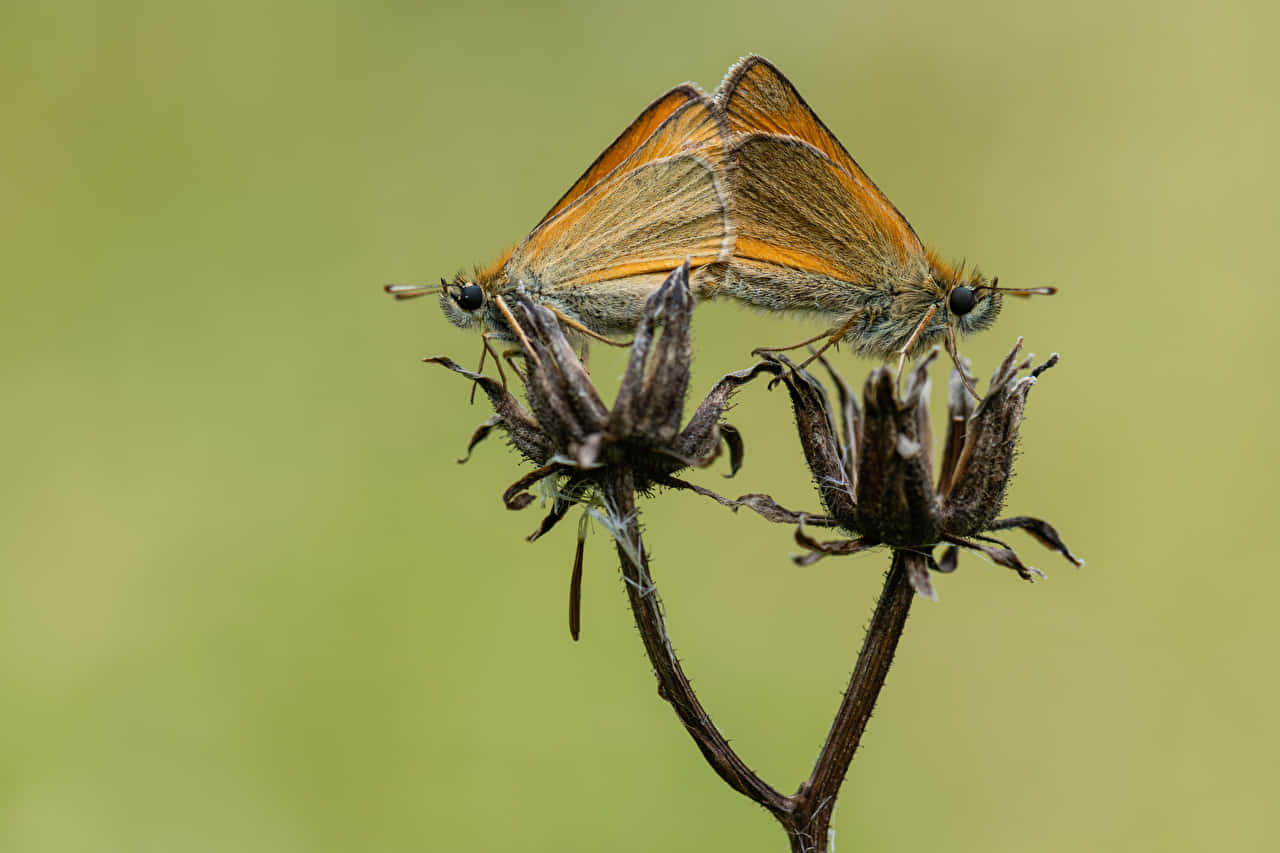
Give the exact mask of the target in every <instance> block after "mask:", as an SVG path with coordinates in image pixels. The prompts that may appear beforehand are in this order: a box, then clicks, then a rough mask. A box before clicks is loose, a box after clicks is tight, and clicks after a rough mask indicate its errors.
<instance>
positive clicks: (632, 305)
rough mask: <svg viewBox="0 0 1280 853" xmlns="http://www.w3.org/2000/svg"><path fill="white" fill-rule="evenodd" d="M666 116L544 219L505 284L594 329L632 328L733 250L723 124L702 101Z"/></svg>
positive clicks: (518, 255)
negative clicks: (677, 283) (659, 297)
mask: <svg viewBox="0 0 1280 853" xmlns="http://www.w3.org/2000/svg"><path fill="white" fill-rule="evenodd" d="M689 91H692V92H695V94H697V97H696V98H694V99H693V100H690V101H688V102H686V103H685V104H683V105H682V106H680V107H679V108H677V109H676V110H675V111H673V112H672V113H671V114H670V115H668V116H667V118H666V119H665V120H664V121H663V122H662V124H661V125H660V126H659V127H658V128H657V129H656V130H654V131H653V132H652V133H651V134H649V136H648V137H647V138H646V139H644V140H643V142H642V143H641V144H639V145H637V146H635V147H634V150H632V151H631V152H630V153H629V154H628V155H627V156H626V157H625V158H623V159H622V160H621V162H619V163H618V164H617V165H616V166H614V167H613V169H612V170H611V171H610V172H609V174H607V175H605V176H604V177H602V178H601V179H600V180H598V181H597V182H596V183H595V184H594V185H592V186H590V187H588V188H586V189H585V190H583V191H582V192H581V193H579V194H578V196H577V197H576V198H574V199H573V200H572V201H571V202H570V203H569V204H568V205H565V206H564V207H562V208H561V209H560V210H559V211H558V212H556V213H555V215H553V216H550V217H548V218H547V219H545V220H544V221H543V222H542V223H541V224H540V225H539V226H538V227H537V228H535V229H534V231H533V233H532V234H530V235H529V237H528V238H527V239H526V240H525V241H524V243H522V244H520V246H519V247H517V249H516V250H515V252H514V253H513V254H512V256H511V259H510V261H509V263H508V265H507V269H506V278H507V280H508V281H509V282H510V286H516V285H519V284H523V285H524V286H525V287H526V289H527V290H529V291H531V292H534V293H536V294H538V296H539V298H541V299H543V300H544V301H546V302H548V303H550V304H552V305H553V306H555V307H557V308H558V309H560V310H562V311H564V312H566V313H567V314H569V315H570V316H572V317H574V318H575V319H577V320H579V321H580V322H582V323H584V324H585V325H587V326H588V327H589V328H591V329H593V330H595V331H599V332H609V331H614V330H619V329H629V328H630V326H631V325H632V324H634V321H635V318H636V317H638V316H639V312H640V310H641V309H642V308H643V305H644V299H645V297H646V296H647V295H648V294H649V293H650V292H651V291H652V290H653V289H654V288H656V287H657V286H658V285H660V284H661V283H662V280H663V279H664V278H665V277H666V275H667V274H668V273H670V272H671V270H673V269H675V268H676V267H678V266H679V265H680V264H681V263H683V262H684V260H685V258H686V257H687V258H689V259H690V263H691V265H692V266H693V267H694V269H695V272H694V274H693V276H692V278H693V280H694V282H695V286H702V282H704V281H705V279H706V278H707V272H706V270H705V267H706V266H707V265H709V264H713V263H717V262H723V261H727V260H728V259H729V256H730V254H731V253H732V250H733V233H734V232H733V226H732V224H731V221H730V216H729V209H728V202H727V189H726V187H725V185H724V174H723V171H724V157H725V151H724V145H723V143H724V123H723V119H722V118H721V117H720V115H719V114H718V113H717V111H716V110H715V109H714V107H713V105H712V103H711V101H710V99H709V98H707V97H706V96H705V95H701V94H700V93H696V90H693V89H691V88H690V89H689Z"/></svg>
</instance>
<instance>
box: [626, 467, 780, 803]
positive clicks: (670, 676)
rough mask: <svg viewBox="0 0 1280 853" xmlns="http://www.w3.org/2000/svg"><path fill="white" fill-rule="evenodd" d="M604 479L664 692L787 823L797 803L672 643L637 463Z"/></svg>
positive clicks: (698, 738) (718, 761)
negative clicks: (723, 724) (724, 718)
mask: <svg viewBox="0 0 1280 853" xmlns="http://www.w3.org/2000/svg"><path fill="white" fill-rule="evenodd" d="M601 485H602V488H601V494H602V496H603V498H604V501H605V504H606V506H607V507H608V510H609V513H610V515H611V516H612V517H613V518H615V519H620V520H622V522H623V524H624V529H623V530H622V531H621V534H622V535H623V536H625V537H626V540H627V543H628V545H629V547H624V546H623V544H622V543H621V542H618V543H616V545H617V549H618V559H619V560H620V561H621V563H622V577H623V580H624V585H625V586H626V590H627V599H628V600H629V601H630V602H631V611H632V613H633V614H635V620H636V628H638V629H639V631H640V637H641V639H642V640H643V641H644V650H645V654H647V655H648V656H649V662H650V663H651V664H652V665H653V673H654V675H655V676H656V677H657V679H658V695H659V696H661V697H662V698H663V699H665V700H666V701H667V702H668V703H669V704H670V705H671V707H672V708H673V709H674V710H675V712H676V716H677V717H679V718H680V722H682V723H684V727H685V731H687V732H688V733H689V735H690V737H692V738H693V741H694V743H696V744H697V745H698V749H699V750H701V751H702V755H703V757H704V758H706V759H707V763H708V764H710V765H711V768H712V769H713V770H715V771H716V773H717V774H719V776H720V778H721V779H723V780H724V781H725V782H726V783H727V784H728V785H729V786H730V787H731V788H733V789H734V790H735V791H737V792H739V793H740V794H743V795H744V796H746V797H749V798H750V799H752V800H754V801H755V802H757V803H759V804H760V805H762V806H764V807H765V808H766V809H768V810H769V811H770V812H771V813H772V814H773V815H774V816H775V817H777V818H778V819H779V820H780V821H782V822H783V823H784V825H785V824H786V819H785V818H786V817H787V816H789V814H790V812H791V808H792V805H791V802H790V798H788V797H786V796H784V795H782V794H781V793H779V792H778V791H776V790H775V789H774V788H773V787H772V786H770V785H769V784H768V783H767V782H765V781H764V780H763V779H761V778H760V777H759V776H757V775H756V774H755V773H754V772H752V770H751V768H749V767H747V765H746V764H745V763H744V762H743V761H742V759H741V758H739V757H738V755H737V753H735V752H734V751H733V749H732V748H731V747H730V746H729V742H728V741H726V740H725V739H724V736H723V735H721V734H720V731H719V729H717V728H716V727H715V724H714V723H712V722H711V717H710V716H708V715H707V712H706V710H704V709H703V707H702V703H701V702H699V701H698V697H697V696H696V695H694V692H693V687H692V685H690V684H689V679H687V678H686V677H685V674H684V670H683V669H681V667H680V661H679V660H678V659H677V658H676V654H675V650H674V649H672V647H671V640H670V638H669V637H668V636H667V625H666V618H665V617H664V616H663V614H662V600H661V599H660V598H659V597H658V590H657V587H655V586H654V583H653V577H652V576H651V575H650V574H649V558H648V555H647V554H646V553H645V550H644V542H643V541H642V540H641V538H640V522H639V519H638V518H637V516H636V501H635V477H634V475H633V474H632V472H631V469H629V468H625V467H617V468H610V469H609V470H608V475H607V476H606V478H605V482H603V483H602V484H601ZM632 554H636V555H638V556H639V563H638V564H637V562H636V561H635V560H634V559H632V556H631V555H632Z"/></svg>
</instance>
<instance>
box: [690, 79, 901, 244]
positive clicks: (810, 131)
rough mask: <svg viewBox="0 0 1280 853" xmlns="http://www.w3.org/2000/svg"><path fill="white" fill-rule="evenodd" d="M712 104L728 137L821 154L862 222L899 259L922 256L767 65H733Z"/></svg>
mask: <svg viewBox="0 0 1280 853" xmlns="http://www.w3.org/2000/svg"><path fill="white" fill-rule="evenodd" d="M716 103H717V105H718V107H719V108H720V110H721V111H722V112H723V114H724V116H725V119H726V121H727V122H728V125H729V130H730V132H731V133H734V134H756V133H767V134H776V135H779V136H789V137H794V138H795V139H799V140H801V141H803V142H806V143H808V144H809V145H811V146H813V147H814V148H816V149H818V150H819V151H821V152H822V153H823V154H825V155H826V156H827V158H828V159H829V162H830V163H831V164H832V167H834V168H837V169H839V171H841V172H843V173H844V175H845V177H847V179H848V180H847V181H845V184H846V186H847V192H846V195H847V196H848V199H849V202H850V203H851V205H852V209H854V210H855V211H856V212H857V214H859V215H860V217H861V218H864V219H867V220H874V222H875V223H876V224H875V226H874V229H872V230H874V232H875V233H876V234H877V235H878V236H879V237H880V238H881V239H882V240H884V241H887V242H889V243H891V244H893V245H894V248H895V250H896V252H897V253H898V254H899V255H900V256H902V257H907V256H911V255H923V253H924V247H923V245H922V244H921V243H920V238H919V237H917V236H916V234H915V231H913V230H912V228H911V225H910V224H909V223H908V222H907V220H906V218H905V217H903V215H902V214H901V213H899V212H898V209H897V208H896V207H894V206H893V203H892V202H890V201H889V199H887V198H886V197H885V195H884V193H882V192H880V189H879V188H878V187H877V186H876V185H875V184H874V183H873V182H872V181H871V178H869V177H867V174H866V172H864V171H862V169H861V167H859V166H858V164H857V163H856V162H854V159H853V158H852V157H851V156H849V152H848V151H846V150H845V148H844V146H843V145H841V144H840V141H839V140H838V139H836V138H835V136H834V135H833V134H832V133H831V131H829V130H827V127H826V125H825V124H823V123H822V120H821V119H819V118H818V116H817V114H816V113H814V111H813V110H812V109H810V108H809V105H808V104H806V103H805V101H804V98H802V97H800V93H799V92H797V91H796V88H795V86H793V85H791V82H790V81H789V80H787V78H786V77H784V76H783V75H782V72H780V71H779V70H778V69H777V68H775V67H774V66H773V65H772V64H770V63H769V62H768V61H767V60H765V59H763V58H762V57H758V56H751V57H748V58H746V59H744V60H743V61H742V62H740V63H739V64H738V65H737V66H735V67H734V68H733V69H732V70H731V71H730V72H729V75H728V76H727V77H726V78H725V80H724V83H722V84H721V86H720V90H719V91H718V92H717V93H716ZM863 230H867V229H863ZM849 236H850V237H851V238H855V237H854V235H852V234H851V235H849ZM855 239H856V238H855Z"/></svg>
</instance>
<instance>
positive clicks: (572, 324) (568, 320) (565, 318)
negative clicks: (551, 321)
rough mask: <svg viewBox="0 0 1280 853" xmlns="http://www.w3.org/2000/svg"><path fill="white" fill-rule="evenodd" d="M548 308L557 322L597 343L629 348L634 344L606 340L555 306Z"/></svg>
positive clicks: (610, 339)
mask: <svg viewBox="0 0 1280 853" xmlns="http://www.w3.org/2000/svg"><path fill="white" fill-rule="evenodd" d="M546 307H548V308H550V309H551V313H552V314H555V315H556V319H557V320H559V321H560V322H561V323H563V324H564V325H566V326H568V327H569V328H570V329H573V330H574V331H575V332H578V333H579V334H583V335H586V336H587V337H589V338H595V339H596V340H597V341H601V342H603V343H606V344H608V345H609V346H611V347H629V346H631V344H632V342H631V341H615V340H614V339H613V338H606V337H605V336H604V335H602V334H600V333H598V332H593V331H591V330H590V329H588V328H587V327H586V326H584V325H582V324H581V323H579V322H578V321H577V320H575V319H573V318H572V317H570V316H569V315H568V314H566V313H564V312H563V311H561V310H560V309H559V308H557V307H555V306H554V305H547V306H546Z"/></svg>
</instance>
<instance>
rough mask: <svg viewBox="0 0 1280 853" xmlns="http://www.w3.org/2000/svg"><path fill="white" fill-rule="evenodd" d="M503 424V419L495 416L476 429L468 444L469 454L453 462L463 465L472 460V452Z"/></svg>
mask: <svg viewBox="0 0 1280 853" xmlns="http://www.w3.org/2000/svg"><path fill="white" fill-rule="evenodd" d="M501 424H502V418H500V417H498V416H497V415H494V416H493V417H491V418H489V420H487V421H485V422H484V423H482V424H480V425H479V426H478V427H476V430H475V432H473V433H471V440H470V441H468V442H467V454H466V455H465V456H463V457H462V458H461V459H455V460H453V461H454V462H457V463H458V464H459V465H461V464H463V463H464V462H467V461H468V460H470V459H471V451H472V450H475V447H476V445H477V444H479V443H480V442H482V441H484V440H485V439H486V438H488V437H489V433H490V432H492V431H493V428H494V427H496V426H500V425H501Z"/></svg>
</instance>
